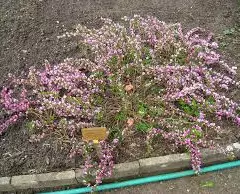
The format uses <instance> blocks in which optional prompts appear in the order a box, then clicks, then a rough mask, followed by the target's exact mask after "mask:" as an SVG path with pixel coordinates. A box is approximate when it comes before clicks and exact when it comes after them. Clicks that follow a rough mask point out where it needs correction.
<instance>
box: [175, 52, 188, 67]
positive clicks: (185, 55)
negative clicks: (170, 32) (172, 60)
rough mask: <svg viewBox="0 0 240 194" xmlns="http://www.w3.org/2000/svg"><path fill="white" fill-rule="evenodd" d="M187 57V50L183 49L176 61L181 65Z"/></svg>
mask: <svg viewBox="0 0 240 194" xmlns="http://www.w3.org/2000/svg"><path fill="white" fill-rule="evenodd" d="M186 58H187V53H186V52H185V51H183V50H181V51H180V53H179V54H178V55H177V58H176V62H177V63H178V64H179V65H185V64H186Z"/></svg>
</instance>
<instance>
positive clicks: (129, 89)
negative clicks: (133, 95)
mask: <svg viewBox="0 0 240 194" xmlns="http://www.w3.org/2000/svg"><path fill="white" fill-rule="evenodd" d="M132 89H133V85H132V84H128V85H126V86H125V90H126V91H127V92H130V91H131V90H132Z"/></svg>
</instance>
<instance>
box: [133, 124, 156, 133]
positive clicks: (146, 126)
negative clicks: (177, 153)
mask: <svg viewBox="0 0 240 194" xmlns="http://www.w3.org/2000/svg"><path fill="white" fill-rule="evenodd" d="M135 128H136V130H138V131H141V132H148V131H149V130H150V129H151V128H152V125H150V124H148V123H146V122H139V123H137V124H136V125H135Z"/></svg>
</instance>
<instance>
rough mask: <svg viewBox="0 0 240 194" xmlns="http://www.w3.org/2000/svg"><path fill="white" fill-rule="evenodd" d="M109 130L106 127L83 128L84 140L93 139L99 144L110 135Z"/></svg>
mask: <svg viewBox="0 0 240 194" xmlns="http://www.w3.org/2000/svg"><path fill="white" fill-rule="evenodd" d="M108 134H109V133H108V130H107V128H106V127H92V128H83V129H82V138H83V140H84V141H93V143H95V144H97V143H98V142H99V141H102V140H105V139H107V137H108Z"/></svg>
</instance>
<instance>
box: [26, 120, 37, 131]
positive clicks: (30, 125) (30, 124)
mask: <svg viewBox="0 0 240 194" xmlns="http://www.w3.org/2000/svg"><path fill="white" fill-rule="evenodd" d="M25 127H26V128H27V129H28V130H29V132H30V133H32V132H34V130H35V127H36V125H35V122H34V121H27V122H26V123H25Z"/></svg>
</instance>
